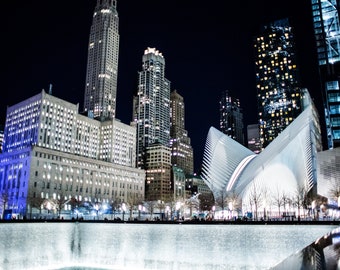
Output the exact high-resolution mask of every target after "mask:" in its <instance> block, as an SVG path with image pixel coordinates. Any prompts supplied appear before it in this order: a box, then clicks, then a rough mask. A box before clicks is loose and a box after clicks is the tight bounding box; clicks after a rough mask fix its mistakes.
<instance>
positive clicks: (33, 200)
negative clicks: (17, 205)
mask: <svg viewBox="0 0 340 270" xmlns="http://www.w3.org/2000/svg"><path fill="white" fill-rule="evenodd" d="M44 200H45V199H44V198H41V197H29V198H28V199H27V203H28V204H29V205H30V219H32V211H33V208H36V209H38V210H39V215H41V207H42V205H43V202H44Z"/></svg>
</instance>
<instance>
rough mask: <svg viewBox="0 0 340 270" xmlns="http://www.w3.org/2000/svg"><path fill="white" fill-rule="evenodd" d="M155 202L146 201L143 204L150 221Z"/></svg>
mask: <svg viewBox="0 0 340 270" xmlns="http://www.w3.org/2000/svg"><path fill="white" fill-rule="evenodd" d="M156 203H157V202H156V201H147V202H145V206H146V208H147V209H148V211H149V213H150V219H151V220H152V217H153V213H154V211H155V206H156Z"/></svg>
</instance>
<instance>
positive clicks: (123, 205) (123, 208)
mask: <svg viewBox="0 0 340 270" xmlns="http://www.w3.org/2000/svg"><path fill="white" fill-rule="evenodd" d="M122 210H123V221H124V216H125V210H126V205H125V203H122Z"/></svg>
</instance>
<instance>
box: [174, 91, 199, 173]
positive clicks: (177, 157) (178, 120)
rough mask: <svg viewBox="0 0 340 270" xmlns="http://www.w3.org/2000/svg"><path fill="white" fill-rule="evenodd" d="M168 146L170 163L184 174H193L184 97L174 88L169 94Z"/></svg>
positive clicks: (192, 158)
mask: <svg viewBox="0 0 340 270" xmlns="http://www.w3.org/2000/svg"><path fill="white" fill-rule="evenodd" d="M170 148H171V164H172V165H173V166H177V167H179V168H181V169H183V171H184V173H185V174H193V172H194V153H193V148H192V146H191V141H190V137H189V136H188V131H187V130H185V104H184V99H183V97H182V96H181V95H180V94H179V93H178V92H177V91H176V90H174V91H172V92H171V94H170Z"/></svg>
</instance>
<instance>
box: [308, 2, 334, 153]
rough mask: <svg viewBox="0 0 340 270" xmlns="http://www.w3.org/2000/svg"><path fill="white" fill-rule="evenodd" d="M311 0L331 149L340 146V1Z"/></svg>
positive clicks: (328, 144) (329, 146) (327, 131)
mask: <svg viewBox="0 0 340 270" xmlns="http://www.w3.org/2000/svg"><path fill="white" fill-rule="evenodd" d="M311 3H312V12H313V27H314V35H315V41H316V50H317V57H318V65H319V74H320V81H321V89H322V94H323V104H324V114H325V126H326V133H327V148H328V149H332V148H334V147H339V146H340V87H339V84H340V79H339V78H340V21H339V5H340V3H339V1H336V0H327V1H321V0H312V1H311Z"/></svg>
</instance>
